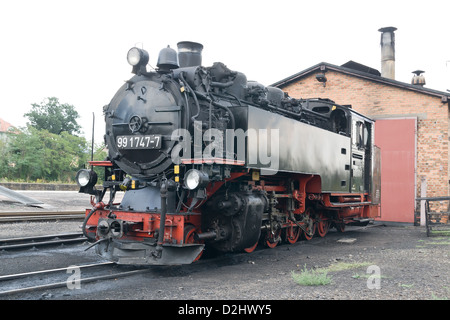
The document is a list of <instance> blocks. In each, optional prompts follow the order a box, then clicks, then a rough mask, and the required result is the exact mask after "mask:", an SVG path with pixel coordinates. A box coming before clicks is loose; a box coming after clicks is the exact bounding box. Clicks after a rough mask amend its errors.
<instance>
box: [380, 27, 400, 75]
mask: <svg viewBox="0 0 450 320" xmlns="http://www.w3.org/2000/svg"><path fill="white" fill-rule="evenodd" d="M395 30H397V28H395V27H386V28H381V29H378V31H380V32H381V42H380V44H381V76H382V77H385V78H389V79H392V80H395V34H394V31H395Z"/></svg>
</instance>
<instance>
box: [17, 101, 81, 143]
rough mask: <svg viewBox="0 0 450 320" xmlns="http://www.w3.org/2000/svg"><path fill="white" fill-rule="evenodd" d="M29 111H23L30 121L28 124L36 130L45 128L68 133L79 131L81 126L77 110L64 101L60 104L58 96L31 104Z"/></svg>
mask: <svg viewBox="0 0 450 320" xmlns="http://www.w3.org/2000/svg"><path fill="white" fill-rule="evenodd" d="M31 105H32V108H31V111H30V112H28V113H25V114H24V116H26V117H27V118H28V119H29V120H30V122H29V125H31V126H32V127H34V128H35V129H38V130H47V131H48V132H50V133H54V134H57V135H59V134H62V133H63V132H67V133H69V134H72V135H73V134H77V133H80V129H81V126H80V125H78V123H77V119H78V118H79V115H78V112H77V111H76V110H75V108H74V106H72V105H70V104H67V103H64V104H61V103H60V102H59V100H58V98H55V97H50V98H47V99H45V100H44V101H42V102H41V103H40V104H37V103H33V104H31Z"/></svg>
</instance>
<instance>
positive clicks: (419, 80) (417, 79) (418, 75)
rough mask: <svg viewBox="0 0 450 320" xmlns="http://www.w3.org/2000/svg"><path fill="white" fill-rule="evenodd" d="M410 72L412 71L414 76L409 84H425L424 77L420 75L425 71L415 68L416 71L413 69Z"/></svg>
mask: <svg viewBox="0 0 450 320" xmlns="http://www.w3.org/2000/svg"><path fill="white" fill-rule="evenodd" d="M412 73H414V74H415V76H414V77H413V78H412V80H411V84H414V85H416V86H421V87H423V86H424V85H425V84H426V82H425V77H424V76H423V75H422V73H425V71H423V70H416V71H413V72H412Z"/></svg>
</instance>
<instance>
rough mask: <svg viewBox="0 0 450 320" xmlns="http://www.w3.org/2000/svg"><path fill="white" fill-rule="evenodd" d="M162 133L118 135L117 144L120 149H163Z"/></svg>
mask: <svg viewBox="0 0 450 320" xmlns="http://www.w3.org/2000/svg"><path fill="white" fill-rule="evenodd" d="M161 139H162V137H161V135H159V134H151V135H146V136H117V138H116V145H117V148H119V149H161Z"/></svg>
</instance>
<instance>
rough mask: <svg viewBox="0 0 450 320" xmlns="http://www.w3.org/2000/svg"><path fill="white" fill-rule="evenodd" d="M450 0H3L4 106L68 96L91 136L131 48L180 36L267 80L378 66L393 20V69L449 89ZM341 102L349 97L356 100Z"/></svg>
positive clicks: (21, 107)
mask: <svg viewBox="0 0 450 320" xmlns="http://www.w3.org/2000/svg"><path fill="white" fill-rule="evenodd" d="M449 13H450V1H442V0H439V1H435V0H428V1H423V0H422V1H417V0H410V1H403V0H395V1H392V0H389V1H385V0H379V1H373V0H371V1H361V0H358V1H348V0H339V1H336V0H333V1H330V0H316V1H304V0H303V1H300V0H297V1H294V0H272V1H266V0H225V1H215V0H209V1H207V0H198V1H197V0H184V1H179V0H167V1H166V0H160V1H155V0H147V1H138V0H123V1H119V0H117V1H114V0H108V1H106V0H88V1H85V0H76V1H73V0H65V1H62V0H57V1H51V0H14V1H1V3H0V34H1V42H0V44H1V50H0V88H1V102H0V118H2V119H4V120H5V121H8V122H10V123H11V124H13V125H15V126H24V125H25V124H26V118H24V117H23V114H24V113H26V112H28V111H29V110H30V108H31V104H32V103H40V102H42V101H43V100H44V98H46V97H51V96H55V97H57V98H59V99H60V102H62V103H69V104H72V105H74V106H75V108H76V110H77V111H78V113H79V114H80V116H81V118H80V119H79V123H80V124H81V125H82V126H83V131H84V133H85V135H86V138H87V139H88V140H89V139H90V135H91V127H92V112H95V116H96V120H97V121H96V129H95V130H96V142H100V141H102V136H103V134H104V122H103V116H102V107H103V106H104V105H106V104H108V103H109V102H110V100H111V98H112V97H113V95H114V94H115V92H116V90H117V89H119V87H120V86H121V85H122V84H123V82H124V80H126V79H128V78H129V77H131V76H132V74H131V67H130V66H129V65H128V63H127V62H126V54H127V52H128V50H129V49H130V48H131V47H133V46H135V45H136V44H137V45H138V46H141V47H143V48H144V49H146V50H147V51H148V52H149V54H150V64H151V65H152V66H155V65H156V61H157V56H158V52H159V51H160V50H161V49H162V48H164V47H166V46H167V45H170V46H171V47H172V48H175V49H176V44H177V43H178V42H179V41H196V42H200V43H202V44H203V45H204V49H203V65H204V66H210V65H212V63H213V62H215V61H221V62H223V63H225V64H226V65H227V66H228V67H229V68H230V69H232V70H236V71H241V72H243V73H245V74H246V75H247V78H248V79H249V80H256V81H259V82H261V83H262V84H264V85H270V84H272V83H274V82H276V81H278V80H281V79H284V78H286V77H288V76H290V75H292V74H295V73H297V72H300V71H302V70H304V69H306V68H308V67H310V66H313V65H315V64H317V63H319V62H328V63H331V64H335V65H341V64H343V63H345V62H347V61H348V60H353V61H356V62H359V63H362V64H365V65H368V66H370V67H372V68H375V69H378V70H380V69H381V67H380V44H379V43H380V35H381V34H380V33H379V32H378V29H379V28H381V27H387V26H394V27H397V28H398V30H397V31H396V80H399V81H404V82H407V83H409V82H410V81H411V78H412V76H413V75H412V73H411V72H412V71H414V70H417V69H421V70H425V74H424V75H425V78H426V81H427V84H426V87H427V88H431V89H435V90H440V91H446V89H450V32H449V31H450V30H449V29H450V28H449V25H450V24H449V19H448V14H449ZM345 103H349V104H351V101H347V102H345Z"/></svg>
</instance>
